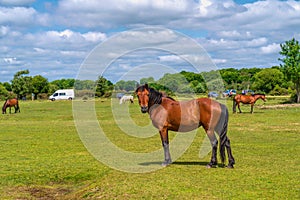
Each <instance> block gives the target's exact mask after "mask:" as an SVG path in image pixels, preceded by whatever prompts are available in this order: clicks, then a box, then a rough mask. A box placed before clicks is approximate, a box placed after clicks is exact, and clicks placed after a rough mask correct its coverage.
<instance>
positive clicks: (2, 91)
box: [0, 83, 8, 100]
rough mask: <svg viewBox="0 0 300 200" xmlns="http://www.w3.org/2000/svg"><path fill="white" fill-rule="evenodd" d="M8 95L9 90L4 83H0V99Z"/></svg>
mask: <svg viewBox="0 0 300 200" xmlns="http://www.w3.org/2000/svg"><path fill="white" fill-rule="evenodd" d="M7 96H8V91H7V89H6V88H5V87H4V85H3V84H2V83H0V99H1V100H4V99H6V97H7Z"/></svg>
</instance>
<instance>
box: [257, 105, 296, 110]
mask: <svg viewBox="0 0 300 200" xmlns="http://www.w3.org/2000/svg"><path fill="white" fill-rule="evenodd" d="M292 107H300V104H278V105H270V106H265V105H262V106H259V108H260V109H282V108H292Z"/></svg>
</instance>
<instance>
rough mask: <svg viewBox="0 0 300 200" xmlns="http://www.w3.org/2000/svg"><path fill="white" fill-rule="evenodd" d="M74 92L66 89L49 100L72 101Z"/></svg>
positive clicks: (58, 91) (57, 92)
mask: <svg viewBox="0 0 300 200" xmlns="http://www.w3.org/2000/svg"><path fill="white" fill-rule="evenodd" d="M74 97H75V96H74V90H73V89H64V90H57V91H55V92H54V93H53V94H52V95H51V96H50V97H49V99H50V100H51V101H55V100H72V99H74Z"/></svg>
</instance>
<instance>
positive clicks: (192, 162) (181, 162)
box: [139, 161, 225, 167]
mask: <svg viewBox="0 0 300 200" xmlns="http://www.w3.org/2000/svg"><path fill="white" fill-rule="evenodd" d="M161 164H162V162H158V161H156V162H144V163H139V165H142V166H149V165H161ZM207 164H208V162H200V161H175V162H172V163H171V165H186V166H194V165H199V166H207ZM217 167H225V166H224V165H223V164H218V165H217Z"/></svg>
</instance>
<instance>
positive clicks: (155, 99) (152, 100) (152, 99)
mask: <svg viewBox="0 0 300 200" xmlns="http://www.w3.org/2000/svg"><path fill="white" fill-rule="evenodd" d="M145 89H146V87H145V85H142V86H140V87H138V88H137V89H136V92H138V91H143V90H145ZM148 91H149V104H150V105H149V106H152V105H154V104H161V101H162V98H163V97H165V98H168V99H171V100H172V101H176V100H175V99H173V98H172V97H169V96H167V95H166V94H165V93H162V92H159V91H157V90H155V89H153V88H151V87H148Z"/></svg>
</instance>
